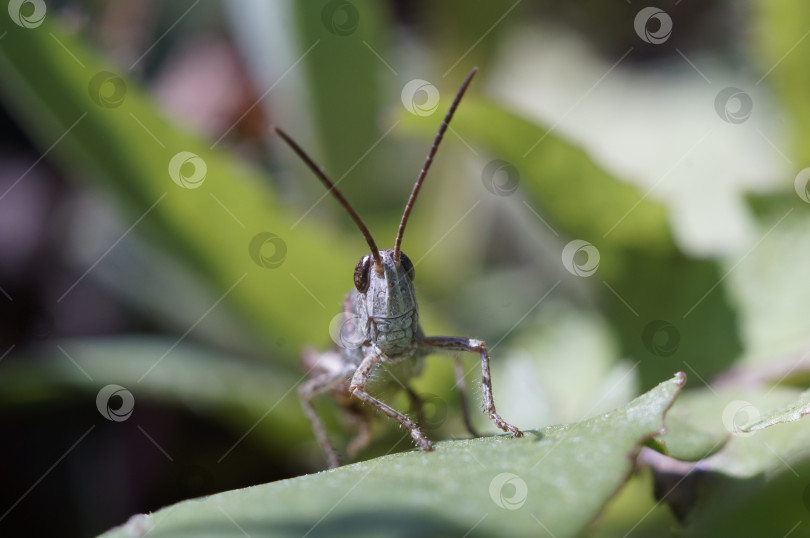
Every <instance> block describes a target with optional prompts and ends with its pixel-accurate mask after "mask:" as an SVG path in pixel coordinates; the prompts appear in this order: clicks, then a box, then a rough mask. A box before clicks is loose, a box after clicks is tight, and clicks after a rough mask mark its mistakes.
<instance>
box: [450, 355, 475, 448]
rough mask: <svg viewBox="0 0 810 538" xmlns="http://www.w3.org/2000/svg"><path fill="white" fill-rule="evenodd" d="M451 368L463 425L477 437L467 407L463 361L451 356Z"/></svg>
mask: <svg viewBox="0 0 810 538" xmlns="http://www.w3.org/2000/svg"><path fill="white" fill-rule="evenodd" d="M453 370H454V372H455V374H456V389H457V390H458V397H459V399H460V400H461V402H460V403H461V416H462V418H463V419H464V426H466V428H467V431H468V432H470V435H472V436H473V437H479V435H478V432H476V431H475V428H473V425H472V418H471V417H470V410H469V409H468V408H467V379H466V378H465V377H464V363H462V362H461V358H460V357H454V358H453Z"/></svg>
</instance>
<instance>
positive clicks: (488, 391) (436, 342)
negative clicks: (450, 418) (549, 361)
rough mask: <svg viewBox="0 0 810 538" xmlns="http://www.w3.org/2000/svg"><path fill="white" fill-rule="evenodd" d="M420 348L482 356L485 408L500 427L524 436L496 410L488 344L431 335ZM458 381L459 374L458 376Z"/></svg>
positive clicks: (514, 435)
mask: <svg viewBox="0 0 810 538" xmlns="http://www.w3.org/2000/svg"><path fill="white" fill-rule="evenodd" d="M419 348H420V349H423V350H425V351H435V352H442V351H469V352H470V353H478V354H480V356H481V386H482V388H483V392H484V410H485V411H486V413H487V414H488V415H489V418H490V419H492V422H494V423H495V425H496V426H498V427H499V428H500V429H502V430H503V431H505V432H509V433H511V434H512V437H522V436H523V432H521V431H520V430H519V429H517V428H516V427H515V426H512V425H511V424H509V423H508V422H506V421H505V420H504V419H502V418H501V416H500V415H499V414H498V412H497V411H495V402H494V400H493V399H492V380H491V378H490V375H489V352H488V351H487V345H486V344H485V343H484V342H482V341H481V340H475V339H473V338H458V337H453V336H430V337H425V338H422V340H421V341H420V342H419ZM456 382H457V383H458V374H457V376H456Z"/></svg>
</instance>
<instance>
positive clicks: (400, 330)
mask: <svg viewBox="0 0 810 538" xmlns="http://www.w3.org/2000/svg"><path fill="white" fill-rule="evenodd" d="M477 70H478V68H477V67H476V68H473V70H472V71H470V73H469V74H468V75H467V78H466V79H465V80H464V82H463V83H462V85H461V88H460V89H459V91H458V93H457V94H456V97H455V99H454V100H453V103H452V104H451V105H450V109H449V110H448V112H447V115H446V116H445V118H444V121H443V122H442V124H441V126H440V127H439V131H438V133H437V134H436V137H435V139H434V140H433V145H432V146H431V148H430V151H429V153H428V155H427V158H426V160H425V163H424V165H423V166H422V170H421V171H420V173H419V176H418V177H417V179H416V183H415V184H414V187H413V191H412V192H411V195H410V198H409V199H408V203H407V204H406V205H405V211H404V212H403V214H402V219H401V221H400V223H399V230H398V231H397V237H396V241H395V243H394V248H393V249H385V250H382V251H380V250H379V249H378V248H377V244H376V243H375V242H374V238H373V237H372V236H371V232H369V230H368V228H367V227H366V225H365V223H364V222H363V220H362V219H361V218H360V216H359V215H358V214H357V212H356V211H355V210H354V208H353V207H352V206H351V204H349V202H348V201H347V200H346V198H344V196H343V194H342V193H341V192H340V191H339V190H338V189H337V187H335V184H334V183H333V182H332V181H331V180H330V179H329V178H328V177H327V175H326V173H325V172H324V171H323V170H321V168H320V167H318V165H316V164H315V162H314V161H313V160H312V159H311V158H310V157H309V155H307V154H306V152H304V150H303V149H301V147H300V146H299V145H298V144H297V143H296V142H295V141H294V140H293V139H292V138H290V136H289V135H287V134H286V133H285V132H284V131H282V130H281V129H279V128H277V127H276V128H275V131H276V133H278V135H279V136H281V138H282V139H283V140H284V141H285V142H286V143H287V144H288V145H289V146H290V147H291V148H292V150H293V151H294V152H295V153H296V154H298V156H299V157H301V159H302V160H303V161H304V162H305V163H306V164H307V166H308V167H309V168H310V169H311V170H312V171H313V172H314V174H315V175H316V176H317V177H318V178H319V179H320V180H321V182H322V183H323V184H324V185H325V186H326V188H327V189H328V190H329V192H331V193H332V194H333V195H334V196H335V198H337V199H338V201H339V202H340V204H341V205H342V206H343V207H344V208H345V209H346V211H347V212H348V213H349V215H350V216H351V218H352V219H353V220H354V222H355V224H357V227H358V228H359V229H360V232H362V234H363V237H365V239H366V242H367V243H368V246H369V248H370V249H371V253H370V254H366V255H365V256H363V257H362V258H360V261H359V262H358V263H357V266H356V267H355V268H354V289H353V290H351V291H350V292H349V293H348V294H347V296H346V299H345V301H344V306H343V312H344V317H345V321H344V322H343V326H342V327H341V329H340V330H341V334H342V335H346V336H347V337H348V338H346V342H344V344H345V345H339V346H338V347H339V349H338V348H336V349H333V350H331V351H327V352H325V353H321V354H318V353H316V352H314V351H308V352H305V353H304V355H303V357H302V361H303V363H304V365H305V367H308V369H309V373H310V375H311V376H310V378H309V379H308V380H307V381H306V382H304V383H303V384H301V385H300V386H299V389H298V394H299V397H300V399H301V405H302V407H303V409H304V412H305V413H306V415H307V418H309V421H310V422H311V423H312V429H313V431H314V433H315V437H316V438H317V440H318V443H319V444H320V446H321V448H322V449H323V451H324V452H325V454H326V458H327V461H328V464H329V467H332V468H334V467H337V466H338V465H339V460H338V456H337V452H336V451H335V449H334V447H333V446H332V444H331V443H330V441H329V437H328V436H327V433H326V428H325V427H324V424H323V422H322V421H321V419H320V417H318V414H317V413H316V412H315V408H314V407H313V405H312V399H313V398H314V397H315V396H318V395H320V394H324V393H327V392H328V393H331V394H332V396H334V397H335V399H336V400H337V401H338V402H339V403H341V404H342V405H344V406H345V407H346V409H347V410H348V411H350V412H351V413H352V416H354V417H356V418H357V419H359V424H360V433H359V434H358V435H357V437H355V439H354V440H352V441H351V443H350V444H349V447H348V452H349V453H350V454H354V453H356V452H357V451H358V450H360V449H361V448H363V447H365V446H366V445H367V444H368V443H369V442H370V439H371V436H370V430H369V425H368V420H369V417H368V416H367V414H365V413H364V412H363V410H362V408H360V407H359V406H357V405H356V404H357V403H365V404H368V405H370V406H372V407H374V408H376V409H377V410H379V411H381V412H383V413H384V414H385V415H388V416H389V417H391V418H392V419H394V420H396V421H397V422H399V423H400V424H401V425H402V426H404V427H405V428H406V429H407V430H408V432H410V434H411V437H412V438H413V440H414V441H415V443H416V445H417V446H418V447H419V448H420V449H422V450H425V451H431V450H433V445H432V444H431V442H430V440H429V439H428V438H427V436H426V435H425V434H424V433H423V432H422V430H421V429H420V426H419V424H418V422H415V421H414V420H412V419H411V418H409V417H408V416H407V415H405V414H403V413H401V412H399V411H397V410H396V409H394V408H393V407H391V406H390V405H388V404H386V403H384V402H383V401H381V400H380V399H378V398H376V397H374V396H372V395H371V394H370V393H369V392H368V391H367V385H381V387H380V388H397V387H396V384H398V385H399V387H401V388H403V389H405V391H406V392H407V393H408V395H409V396H410V398H411V400H412V402H413V404H414V406H415V407H416V408H417V416H418V417H419V416H421V414H422V413H421V400H420V398H419V397H418V396H417V395H416V394H415V393H414V391H413V390H412V389H411V388H410V387H409V386H408V384H407V381H408V380H409V379H410V378H411V377H413V376H414V375H416V374H418V373H419V372H420V371H421V368H422V364H423V361H424V357H425V356H426V355H428V354H431V353H440V352H453V351H467V352H471V353H478V354H479V355H480V357H481V384H482V387H483V396H484V411H485V412H486V413H487V414H488V415H489V418H490V419H492V421H493V422H494V423H495V424H496V425H497V426H498V427H499V428H500V429H501V430H503V431H505V432H509V433H511V434H512V437H521V436H522V435H523V433H522V432H521V431H520V430H519V429H518V428H516V427H515V426H512V425H511V424H509V423H508V422H506V421H505V420H504V419H502V418H501V416H500V415H499V414H498V413H497V411H495V403H494V401H493V399H492V381H491V379H490V373H489V352H488V351H487V346H486V344H485V343H484V342H483V341H481V340H475V339H472V338H459V337H449V336H425V335H424V333H423V332H422V328H421V327H420V325H419V314H418V309H417V305H416V295H415V293H414V286H413V281H414V267H413V263H412V262H411V260H410V259H409V258H408V256H406V255H405V253H404V252H402V250H400V245H401V244H402V236H403V234H404V232H405V226H406V224H407V223H408V217H409V216H410V214H411V210H412V209H413V204H414V201H415V200H416V196H417V195H418V194H419V190H420V189H421V187H422V182H423V181H424V179H425V175H426V174H427V171H428V169H429V168H430V165H431V163H432V162H433V157H434V156H435V155H436V150H437V149H438V146H439V143H440V142H441V140H442V138H443V137H444V134H445V131H447V127H448V125H449V123H450V120H451V119H452V117H453V114H454V113H455V111H456V108H457V107H458V104H459V102H460V101H461V98H462V96H463V95H464V92H465V91H466V90H467V86H469V84H470V82H471V81H472V78H473V76H474V75H475V73H476V72H477ZM341 341H343V338H341ZM455 362H456V364H455V366H456V367H455V375H456V386H457V387H458V389H459V394H460V396H461V399H462V406H461V408H462V410H463V413H464V422H465V424H466V426H467V429H468V430H470V432H471V433H472V434H473V436H477V434H476V433H475V431H474V430H473V428H472V426H471V423H470V420H469V416H468V411H467V408H466V405H465V402H464V399H465V393H466V388H465V387H466V386H465V379H464V370H463V368H462V366H461V362H460V359H459V358H458V357H455ZM378 373H379V374H385V376H384V377H385V379H381V378H383V375H377V374H378Z"/></svg>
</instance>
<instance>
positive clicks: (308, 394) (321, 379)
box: [298, 351, 355, 468]
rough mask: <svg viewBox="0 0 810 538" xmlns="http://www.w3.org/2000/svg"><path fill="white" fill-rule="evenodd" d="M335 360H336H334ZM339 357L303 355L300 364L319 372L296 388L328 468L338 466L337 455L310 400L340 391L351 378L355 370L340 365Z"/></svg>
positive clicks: (352, 367) (329, 354)
mask: <svg viewBox="0 0 810 538" xmlns="http://www.w3.org/2000/svg"><path fill="white" fill-rule="evenodd" d="M336 359H337V360H336ZM339 359H340V355H339V354H338V353H336V352H333V351H330V352H327V353H324V354H322V355H316V354H314V353H305V354H304V357H302V362H303V363H304V364H305V365H306V366H309V369H310V370H311V371H312V370H316V369H317V370H316V371H320V373H318V374H316V375H315V377H312V378H311V379H309V380H307V381H305V382H304V383H303V384H301V385H300V386H299V387H298V397H299V399H300V400H301V407H302V408H303V409H304V413H305V414H306V416H307V418H308V419H309V422H310V424H312V431H313V432H314V433H315V438H316V439H317V440H318V444H319V445H320V447H321V449H322V450H323V452H324V454H326V460H327V463H328V464H329V467H330V468H335V467H338V466H339V465H340V460H339V459H338V454H337V451H336V450H335V448H334V447H333V446H332V443H331V442H330V441H329V435H328V434H327V433H326V427H325V426H324V424H323V421H322V420H321V418H320V417H319V416H318V413H317V412H316V411H315V408H314V407H313V405H312V399H313V398H314V397H315V396H318V395H320V394H324V393H326V392H331V391H333V390H336V389H340V388H341V386H342V385H345V384H346V383H347V382H348V380H349V379H350V378H351V376H352V373H353V372H354V370H355V367H354V366H351V365H342V367H336V366H338V365H340V361H339Z"/></svg>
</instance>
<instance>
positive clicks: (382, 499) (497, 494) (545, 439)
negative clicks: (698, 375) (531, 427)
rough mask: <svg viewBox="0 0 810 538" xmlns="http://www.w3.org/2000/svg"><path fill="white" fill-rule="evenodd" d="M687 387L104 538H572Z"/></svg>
mask: <svg viewBox="0 0 810 538" xmlns="http://www.w3.org/2000/svg"><path fill="white" fill-rule="evenodd" d="M684 381H685V377H684V375H683V374H680V373H679V374H677V375H676V376H675V377H674V378H673V379H670V380H669V381H665V382H663V383H661V384H660V385H658V386H657V387H656V388H654V389H653V390H651V391H650V392H648V393H646V394H644V395H642V396H640V397H638V398H636V399H635V400H633V401H632V402H630V403H629V404H627V405H626V406H624V407H622V408H620V409H617V410H615V411H612V412H609V413H606V414H604V415H601V416H598V417H595V418H593V419H590V420H586V421H584V422H580V423H575V424H566V425H560V426H552V427H548V428H544V429H542V430H539V431H532V432H526V435H525V437H524V438H522V439H511V438H509V437H506V436H498V437H487V438H479V439H471V440H463V441H448V442H441V443H437V445H436V450H435V451H434V452H433V453H424V452H418V451H412V452H408V453H403V454H395V455H391V456H384V457H381V458H378V459H375V460H371V461H367V462H364V463H358V464H354V465H349V466H345V467H341V468H339V469H335V470H332V471H328V472H323V473H318V474H314V475H308V476H303V477H299V478H294V479H290V480H283V481H280V482H276V483H271V484H265V485H262V486H255V487H251V488H247V489H243V490H236V491H231V492H226V493H220V494H217V495H212V496H210V497H206V498H203V499H198V500H191V501H184V502H182V503H179V504H177V505H174V506H171V507H168V508H165V509H163V510H160V511H158V512H156V513H154V514H152V515H150V516H138V517H136V518H134V519H132V520H131V521H130V523H129V524H128V525H127V526H126V527H124V528H118V529H114V530H112V531H110V532H109V533H107V534H105V536H108V537H124V536H131V535H133V534H136V533H138V532H140V533H141V534H144V533H146V532H148V533H149V535H150V536H153V537H160V536H242V535H243V534H244V533H248V534H249V535H251V536H301V535H303V534H306V535H308V536H405V535H414V534H418V535H437V534H438V535H464V534H465V533H466V534H467V535H468V536H492V535H497V536H525V535H533V536H544V535H553V536H557V537H563V536H574V535H576V534H578V533H580V532H582V530H583V529H584V528H585V527H586V526H587V524H588V523H589V522H590V521H592V520H593V519H594V518H595V517H596V516H597V515H598V514H599V512H600V510H601V509H602V507H603V506H604V505H605V503H606V502H607V500H608V499H609V498H611V497H612V496H613V494H614V493H615V492H616V490H617V489H619V487H621V485H622V484H623V483H624V482H625V481H626V480H627V476H628V475H629V473H630V472H631V471H632V468H633V465H634V463H633V459H634V455H635V454H636V452H637V451H638V449H639V446H640V444H641V443H643V442H644V441H645V440H646V439H648V438H650V437H651V436H652V435H655V434H656V433H658V432H659V431H660V430H661V429H662V428H663V425H664V423H663V417H664V414H665V413H666V411H667V409H668V408H669V407H670V406H671V405H672V402H673V401H674V399H675V397H676V396H677V395H678V393H679V392H680V390H681V387H682V385H683V383H684Z"/></svg>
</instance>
